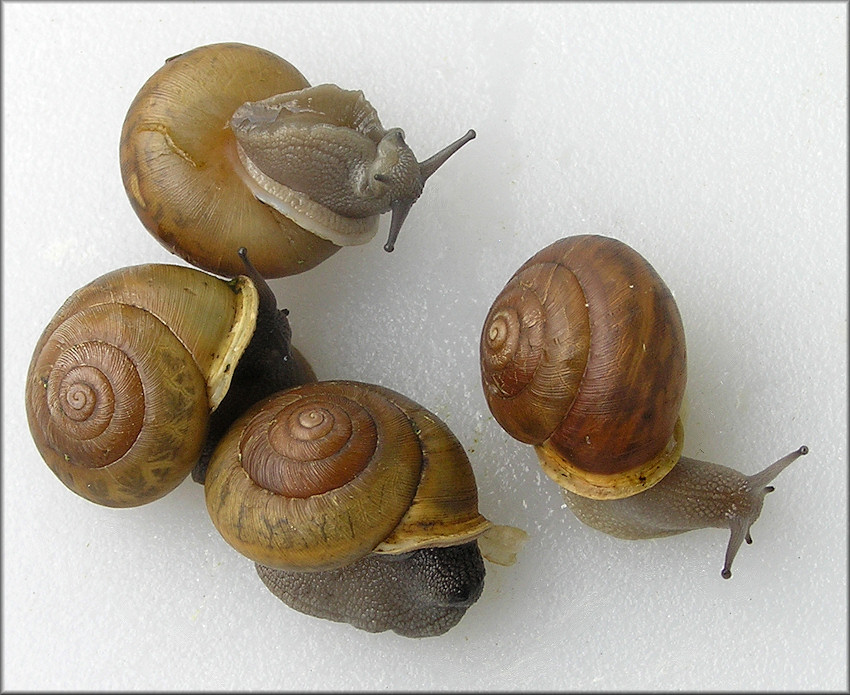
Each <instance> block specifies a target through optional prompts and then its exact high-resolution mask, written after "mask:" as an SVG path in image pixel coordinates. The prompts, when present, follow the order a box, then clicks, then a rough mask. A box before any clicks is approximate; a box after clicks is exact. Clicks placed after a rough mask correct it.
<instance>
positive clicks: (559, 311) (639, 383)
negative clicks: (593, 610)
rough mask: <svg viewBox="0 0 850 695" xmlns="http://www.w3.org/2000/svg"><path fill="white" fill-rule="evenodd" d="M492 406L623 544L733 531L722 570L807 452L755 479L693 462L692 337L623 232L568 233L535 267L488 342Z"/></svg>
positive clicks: (572, 497) (578, 510)
mask: <svg viewBox="0 0 850 695" xmlns="http://www.w3.org/2000/svg"><path fill="white" fill-rule="evenodd" d="M481 375H482V376H481V378H482V384H483V387H484V393H485V396H486V398H487V403H488V405H489V406H490V409H491V411H492V412H493V415H494V417H495V418H496V420H497V421H498V422H499V424H500V425H502V427H503V428H504V429H505V430H506V431H507V432H508V433H509V434H511V435H512V436H513V437H514V438H516V439H519V440H520V441H523V442H526V443H530V444H533V445H534V448H535V451H536V452H537V456H538V459H539V460H540V464H541V466H542V467H543V470H544V471H545V472H546V474H547V475H548V476H549V477H550V478H552V479H553V480H554V481H555V482H556V483H558V484H559V485H560V486H561V488H562V493H563V496H564V499H565V501H566V503H567V506H568V507H569V508H570V510H571V511H572V512H573V513H574V514H575V516H576V517H577V518H578V519H579V520H580V521H582V522H583V523H585V524H587V525H588V526H591V527H593V528H596V529H598V530H600V531H603V532H605V533H607V534H609V535H612V536H616V537H618V538H627V539H638V538H658V537H663V536H670V535H673V534H678V533H684V532H686V531H691V530H694V529H698V528H711V527H714V528H726V529H729V532H730V533H729V542H728V544H727V547H726V556H725V560H724V564H723V569H722V570H721V575H722V576H723V577H724V578H726V579H728V578H729V577H731V576H732V569H731V567H732V561H733V560H734V558H735V555H736V553H737V552H738V549H739V548H740V547H741V544H742V543H743V542H744V541H746V542H748V543H750V542H752V538H751V536H750V528H751V527H752V525H753V524H754V523H755V521H756V520H757V519H758V517H759V514H760V513H761V510H762V506H763V504H764V498H765V495H767V494H768V493H769V492H771V491H772V490H773V489H774V488H773V486H772V485H770V484H769V483H771V482H772V481H773V480H774V478H775V477H776V476H777V475H779V474H780V473H781V472H782V471H783V470H785V468H787V467H788V466H789V465H790V464H791V463H792V462H794V461H795V460H797V459H798V458H799V457H801V456H803V455H805V454H807V453H808V447H806V446H802V447H800V448H798V449H797V450H795V451H792V452H791V453H790V454H788V455H786V456H783V457H782V458H780V459H779V460H777V461H775V462H774V463H772V464H770V465H769V466H767V467H766V468H765V469H763V470H762V471H759V472H758V473H754V474H752V475H744V474H742V473H739V472H738V471H736V470H735V469H732V468H729V467H727V466H721V465H718V464H714V463H711V462H707V461H699V460H696V459H691V458H688V457H686V456H681V451H682V444H683V431H682V423H681V419H680V418H679V411H680V407H681V403H682V397H683V394H684V388H685V337H684V331H683V329H682V321H681V317H680V316H679V311H678V309H677V307H676V303H675V301H674V300H673V297H672V294H671V293H670V291H669V290H668V289H667V286H666V285H665V284H664V282H663V281H662V280H661V278H660V277H659V276H658V274H657V273H656V272H655V270H654V269H653V268H652V266H650V265H649V263H648V262H647V261H646V260H645V259H644V258H643V257H642V256H641V255H640V254H638V253H637V252H636V251H634V250H633V249H631V248H630V247H628V246H627V245H626V244H623V243H622V242H619V241H617V240H615V239H609V238H607V237H600V236H576V237H568V238H566V239H561V240H559V241H556V242H555V243H553V244H551V245H550V246H548V247H546V248H545V249H543V250H542V251H540V252H539V253H537V254H535V255H534V256H532V258H530V259H529V260H528V261H527V262H526V263H525V264H523V265H522V266H521V267H520V269H519V270H518V271H517V272H516V274H515V275H514V276H513V277H512V278H511V279H510V281H509V282H508V283H507V285H506V286H505V288H504V290H503V291H502V292H501V293H500V294H499V296H498V297H497V298H496V301H495V302H494V304H493V307H492V308H491V310H490V312H489V314H488V316H487V319H486V321H485V324H484V329H483V331H482V336H481Z"/></svg>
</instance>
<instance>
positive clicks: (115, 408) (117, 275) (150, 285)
mask: <svg viewBox="0 0 850 695" xmlns="http://www.w3.org/2000/svg"><path fill="white" fill-rule="evenodd" d="M253 274H254V277H255V279H257V280H258V281H259V282H260V283H263V281H262V278H261V277H259V276H258V275H256V273H255V272H254V273H253ZM268 292H270V290H269V289H268V287H267V286H265V285H264V283H263V284H260V285H258V284H257V282H255V280H254V279H252V278H251V277H249V276H248V275H242V276H238V277H236V278H234V280H232V281H231V282H226V281H223V280H220V279H218V278H215V277H212V276H210V275H207V274H206V273H203V272H201V271H198V270H195V269H193V268H186V267H181V266H176V265H163V264H145V265H138V266H131V267H128V268H122V269H119V270H116V271H112V272H110V273H107V274H105V275H103V276H101V277H100V278H98V279H96V280H94V281H92V282H91V283H89V284H88V285H86V286H85V287H83V288H81V289H80V290H78V291H77V292H76V293H74V295H72V296H71V297H70V298H69V299H68V300H67V301H66V302H65V303H64V304H63V306H62V307H61V308H60V309H59V311H58V312H57V313H56V315H55V316H54V317H53V319H52V320H51V321H50V322H49V324H48V325H47V327H46V328H45V329H44V331H43V333H42V335H41V337H40V339H39V341H38V342H37V344H36V346H35V349H34V352H33V357H32V360H31V363H30V368H29V372H28V374H27V385H26V409H27V418H28V422H29V426H30V431H31V434H32V436H33V439H34V441H35V443H36V446H37V448H38V450H39V452H40V454H41V456H42V458H44V460H45V462H46V463H47V464H48V466H49V467H50V468H51V470H52V471H53V472H54V473H55V474H56V476H57V477H58V478H59V479H60V480H61V481H62V482H63V483H64V484H65V485H66V486H67V487H68V488H70V489H71V490H73V491H74V492H76V493H77V494H79V495H81V496H83V497H85V498H86V499H88V500H90V501H92V502H96V503H98V504H103V505H107V506H113V507H127V506H136V505H140V504H145V503H147V502H151V501H153V500H155V499H158V498H159V497H162V496H163V495H165V494H167V493H168V492H170V491H171V490H172V489H174V488H175V487H176V486H177V485H179V484H180V482H181V481H182V480H183V479H184V478H185V477H186V476H187V475H188V473H189V472H190V471H191V470H192V469H193V467H194V466H196V464H197V463H198V462H199V460H200V458H201V457H202V455H203V452H204V448H205V447H209V446H210V441H211V438H212V439H214V435H213V433H212V432H211V428H210V413H211V412H213V411H217V410H219V409H221V410H222V413H229V414H228V415H226V416H225V417H224V418H223V419H222V416H221V415H219V416H218V417H219V419H220V425H219V426H220V427H226V426H227V424H229V423H228V422H227V418H228V417H229V418H230V419H231V420H232V419H233V417H234V415H233V411H234V410H238V409H239V408H242V407H245V406H243V405H238V406H235V405H233V398H232V396H230V393H229V392H230V390H231V387H232V386H234V383H236V384H237V388H236V390H238V391H241V392H242V393H243V396H244V393H246V392H247V393H251V397H252V398H254V399H255V400H256V399H257V398H259V397H262V396H264V395H265V393H263V392H259V393H252V392H253V391H254V387H253V386H251V385H250V384H248V385H246V384H245V383H244V382H243V380H242V377H241V376H240V374H241V373H242V372H243V371H244V370H245V368H244V367H243V368H242V369H240V367H239V365H240V362H241V361H242V358H243V357H244V356H245V354H246V353H249V354H252V353H253V354H258V353H262V352H263V350H271V351H272V352H275V353H276V354H277V355H278V359H277V360H274V361H272V364H274V365H275V368H274V369H273V370H272V371H271V372H270V374H269V380H270V381H274V382H275V383H276V384H277V385H278V388H282V387H286V386H290V385H293V383H300V380H301V379H309V378H310V374H309V371H307V372H305V370H309V367H308V366H307V365H306V364H305V363H304V361H303V357H301V356H300V355H297V356H295V357H294V356H293V355H292V353H291V352H290V351H289V350H290V346H289V325H288V321H287V320H286V315H285V313H284V314H280V313H279V312H278V311H277V309H276V306H274V307H271V308H270V307H269V306H268V301H269V298H268ZM271 301H272V302H274V297H273V295H272V298H271ZM258 326H259V328H260V330H259V331H258ZM270 333H272V334H274V336H275V337H274V339H273V340H272V341H271V342H270V341H269V334H270ZM275 341H277V342H275ZM261 343H262V345H261ZM278 363H279V364H278ZM251 402H253V401H251ZM215 436H218V435H215Z"/></svg>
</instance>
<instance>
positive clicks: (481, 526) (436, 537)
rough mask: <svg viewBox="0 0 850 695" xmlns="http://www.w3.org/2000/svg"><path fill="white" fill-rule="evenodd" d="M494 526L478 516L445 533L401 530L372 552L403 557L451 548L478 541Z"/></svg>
mask: <svg viewBox="0 0 850 695" xmlns="http://www.w3.org/2000/svg"><path fill="white" fill-rule="evenodd" d="M492 526H493V523H492V522H491V521H489V520H488V519H486V518H485V517H483V516H481V514H476V515H475V516H473V517H472V518H470V519H467V520H466V521H463V522H458V523H456V524H452V527H451V529H450V530H449V531H447V532H445V533H434V532H433V531H429V530H428V529H427V528H420V529H417V528H413V529H409V530H407V529H403V528H401V529H399V528H397V529H396V530H395V531H393V533H392V534H390V536H389V537H388V538H387V539H386V540H384V541H382V542H381V543H379V544H378V545H377V546H376V547H375V549H374V550H373V551H372V552H374V553H379V554H383V555H401V554H402V553H409V552H411V551H413V550H422V549H423V548H449V547H451V546H453V545H462V544H464V543H469V542H470V541H474V540H476V539H477V538H478V537H479V536H481V535H482V534H483V533H485V532H486V531H487V530H489V529H490V528H491V527H492Z"/></svg>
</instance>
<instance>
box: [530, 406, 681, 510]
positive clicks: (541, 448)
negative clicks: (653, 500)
mask: <svg viewBox="0 0 850 695" xmlns="http://www.w3.org/2000/svg"><path fill="white" fill-rule="evenodd" d="M684 440H685V432H684V427H683V426H682V418H681V417H678V418H676V424H675V426H674V427H673V436H672V437H671V438H670V441H669V442H668V444H667V446H666V447H665V448H664V450H663V451H662V452H661V453H660V454H658V456H656V457H655V458H654V459H651V460H650V461H647V462H646V463H644V464H642V465H640V466H638V467H636V468H633V469H631V470H628V471H624V472H622V473H617V474H613V475H611V474H608V475H605V474H600V473H590V472H588V471H583V470H580V469H579V468H577V467H576V466H574V465H573V464H572V463H571V462H570V461H569V460H567V459H566V458H564V457H563V456H561V455H560V454H558V453H556V452H555V451H554V450H553V449H551V448H550V447H549V446H547V443H546V442H544V443H543V444H541V445H538V446H535V447H534V450H535V451H536V452H537V458H538V459H539V460H540V465H541V467H542V468H543V471H544V472H545V473H546V475H548V476H549V477H550V478H551V479H552V480H554V481H555V482H556V483H558V485H560V486H561V487H562V488H565V489H567V490H569V491H570V492H574V493H576V494H577V495H581V496H582V497H589V498H590V499H597V500H611V499H622V498H623V497H631V496H632V495H636V494H638V493H639V492H643V491H644V490H647V489H649V488H651V487H652V486H653V485H655V484H656V483H657V482H659V481H660V480H661V479H662V478H663V477H664V476H665V475H667V474H668V473H669V472H670V469H672V468H673V466H675V465H676V462H677V461H678V460H679V458H680V457H681V455H682V446H683V444H684Z"/></svg>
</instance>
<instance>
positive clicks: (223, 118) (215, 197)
mask: <svg viewBox="0 0 850 695" xmlns="http://www.w3.org/2000/svg"><path fill="white" fill-rule="evenodd" d="M307 86H308V82H307V80H306V79H305V78H304V76H303V75H301V73H300V72H299V71H298V70H297V69H296V68H295V67H293V66H292V65H290V64H289V63H288V62H287V61H285V60H283V59H282V58H279V57H278V56H276V55H274V54H272V53H270V52H268V51H264V50H262V49H260V48H256V47H254V46H247V45H244V44H238V43H226V44H213V45H210V46H202V47H200V48H196V49H194V50H191V51H188V52H186V53H183V54H181V55H179V56H176V57H174V58H172V59H171V60H168V61H167V62H166V63H165V65H163V66H162V67H161V68H160V69H159V70H158V71H157V72H156V73H154V74H153V75H152V76H151V77H150V79H148V81H147V82H146V83H145V84H144V86H143V87H142V88H141V90H140V91H139V93H138V94H137V95H136V97H135V99H134V100H133V103H132V104H131V106H130V109H129V110H128V112H127V116H126V118H125V120H124V125H123V128H122V131H121V144H120V159H121V175H122V179H123V181H124V187H125V189H126V191H127V195H128V196H129V198H130V202H131V204H132V206H133V209H134V210H135V212H136V214H137V215H138V216H139V218H140V219H141V221H142V223H143V224H144V225H145V227H146V228H147V229H148V231H150V232H151V234H153V235H154V236H155V237H156V238H157V240H159V241H160V243H162V244H163V245H164V246H165V247H166V248H167V249H169V250H170V251H171V252H172V253H176V254H177V255H179V256H181V257H182V258H184V259H185V260H187V261H188V262H190V263H192V264H193V265H196V266H198V267H200V268H204V269H205V270H209V271H211V272H214V273H217V274H219V275H226V276H233V275H236V274H237V273H239V272H241V270H242V269H241V264H240V263H239V261H238V258H236V250H237V248H239V247H240V246H246V247H247V248H249V249H251V253H252V258H253V261H254V263H255V264H256V266H257V268H258V270H259V271H260V273H261V274H262V275H263V276H265V277H278V276H281V275H291V274H294V273H299V272H302V271H304V270H309V269H310V268H312V267H314V266H315V265H317V264H318V263H320V262H321V261H323V260H325V259H326V258H328V257H329V256H331V255H332V254H333V253H334V252H335V251H337V250H338V247H337V246H335V245H334V244H332V243H331V242H329V241H327V240H325V239H321V238H319V237H317V236H315V235H314V234H311V233H310V232H308V231H306V230H304V229H302V228H301V227H299V226H298V225H297V224H295V223H294V222H292V221H291V220H289V219H288V218H286V217H285V216H284V215H281V214H280V213H279V212H278V211H277V210H275V209H274V208H272V207H269V206H268V205H265V204H262V203H260V202H259V201H258V200H257V199H256V198H255V197H254V194H253V192H252V191H251V189H249V188H248V187H247V186H246V185H245V184H244V182H243V179H242V177H241V176H240V175H239V173H237V168H236V167H235V166H234V164H238V163H239V157H238V155H237V153H236V138H235V136H234V134H233V131H232V130H230V128H229V127H228V123H229V121H230V118H231V116H232V115H233V113H234V111H236V109H237V108H239V106H241V105H242V104H244V103H245V102H249V101H257V100H261V99H265V98H266V97H269V96H271V95H274V94H280V93H284V92H290V91H293V90H299V89H303V88H304V87H307ZM239 168H240V169H241V166H240V167H239Z"/></svg>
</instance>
